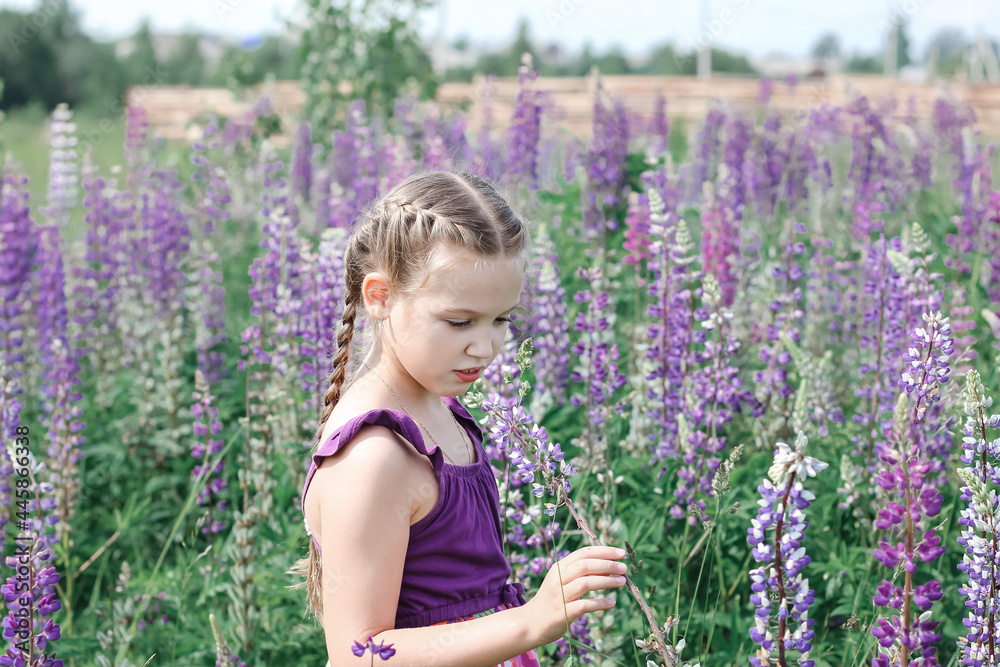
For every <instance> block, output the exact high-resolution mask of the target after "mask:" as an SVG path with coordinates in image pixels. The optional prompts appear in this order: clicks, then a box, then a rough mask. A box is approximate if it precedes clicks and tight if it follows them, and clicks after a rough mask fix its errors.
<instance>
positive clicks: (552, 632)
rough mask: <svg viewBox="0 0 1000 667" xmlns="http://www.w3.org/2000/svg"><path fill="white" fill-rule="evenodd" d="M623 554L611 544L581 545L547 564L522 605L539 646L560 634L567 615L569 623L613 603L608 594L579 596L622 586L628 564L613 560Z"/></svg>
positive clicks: (565, 628)
mask: <svg viewBox="0 0 1000 667" xmlns="http://www.w3.org/2000/svg"><path fill="white" fill-rule="evenodd" d="M626 555H627V554H626V552H625V550H624V549H616V548H614V547H584V548H582V549H577V550H576V551H574V552H573V553H571V554H570V555H568V556H566V557H565V558H563V559H562V560H561V561H559V562H558V563H555V564H553V565H552V567H551V568H549V573H548V574H546V575H545V579H544V580H543V581H542V585H541V586H539V588H538V593H536V594H535V597H533V598H531V600H529V601H528V603H527V604H525V605H524V608H525V612H528V613H526V616H527V617H528V619H529V622H530V623H531V632H532V635H533V636H534V637H536V639H537V641H538V645H539V646H541V645H543V644H548V643H550V642H554V641H555V640H557V639H559V638H560V637H561V636H563V634H565V632H566V631H567V630H568V627H567V623H566V619H567V618H568V619H569V622H570V623H572V622H573V621H575V620H576V619H577V618H579V617H580V616H582V615H584V614H586V613H588V612H591V611H598V610H600V609H610V608H611V607H612V606H613V605H614V600H612V599H609V598H586V599H581V598H583V596H584V595H585V594H586V593H589V592H591V591H597V590H601V589H606V588H620V587H622V586H624V585H625V573H626V572H627V571H628V567H627V566H626V565H625V563H619V562H617V561H618V560H620V559H622V558H624V557H625V556H626ZM563 596H565V606H564V603H563V599H564V598H563Z"/></svg>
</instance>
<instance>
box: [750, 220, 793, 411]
mask: <svg viewBox="0 0 1000 667" xmlns="http://www.w3.org/2000/svg"><path fill="white" fill-rule="evenodd" d="M792 231H793V233H795V234H796V235H799V234H805V233H806V228H805V226H804V225H802V224H801V223H796V224H795V225H794V226H793V228H792ZM804 253H805V244H804V243H803V242H802V241H793V240H790V241H789V242H788V243H786V244H785V250H784V254H783V257H782V261H781V263H779V264H777V265H776V266H774V268H773V269H772V270H771V277H773V278H775V279H776V280H777V281H778V294H777V295H776V296H775V298H774V299H773V300H772V301H771V303H770V304H769V306H768V307H769V309H770V310H771V312H772V313H774V318H773V320H772V321H771V322H770V323H769V324H768V325H767V328H766V331H767V344H765V345H763V346H761V349H760V353H759V354H758V355H757V356H758V358H759V359H760V360H761V361H763V362H764V364H765V367H764V369H763V370H758V371H756V372H755V373H754V381H755V382H757V383H758V385H757V399H758V400H759V401H760V402H761V404H762V405H763V408H764V410H768V409H771V410H776V411H778V412H780V413H782V414H788V412H789V411H788V410H787V409H785V408H786V407H787V404H788V400H789V397H791V395H792V394H793V393H794V390H793V389H792V386H791V384H790V383H789V382H788V365H789V362H791V360H792V358H791V354H790V353H789V352H788V351H787V350H783V349H782V345H781V335H782V334H784V335H786V336H788V337H789V338H790V339H791V340H792V342H793V343H796V344H798V343H799V342H800V341H801V333H802V332H801V326H802V319H803V317H804V314H805V313H804V311H803V309H802V307H801V306H800V305H799V304H800V302H801V301H802V300H803V294H802V286H803V280H802V279H803V278H804V277H805V275H806V273H805V271H804V270H803V269H802V267H801V266H799V262H798V259H797V257H798V256H799V255H802V254H804ZM779 400H780V401H781V402H782V406H783V407H782V408H780V409H779V408H777V407H776V405H775V403H776V402H777V401H779Z"/></svg>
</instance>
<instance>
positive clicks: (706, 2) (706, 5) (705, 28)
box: [698, 0, 712, 79]
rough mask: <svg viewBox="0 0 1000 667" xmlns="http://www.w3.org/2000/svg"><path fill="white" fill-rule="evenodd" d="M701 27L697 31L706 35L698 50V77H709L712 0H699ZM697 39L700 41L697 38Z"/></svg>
mask: <svg viewBox="0 0 1000 667" xmlns="http://www.w3.org/2000/svg"><path fill="white" fill-rule="evenodd" d="M700 23H701V27H702V30H700V31H699V32H698V35H699V37H700V36H701V35H707V36H708V38H707V39H706V40H704V42H703V43H702V45H701V48H700V49H699V50H698V78H699V79H710V78H711V77H712V0H701V21H700ZM699 41H701V40H700V39H699Z"/></svg>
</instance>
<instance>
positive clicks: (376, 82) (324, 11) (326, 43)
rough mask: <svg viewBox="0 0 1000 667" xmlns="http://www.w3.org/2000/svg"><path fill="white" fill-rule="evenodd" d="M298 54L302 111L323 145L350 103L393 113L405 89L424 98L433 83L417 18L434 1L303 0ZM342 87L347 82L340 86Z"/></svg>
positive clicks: (434, 85)
mask: <svg viewBox="0 0 1000 667" xmlns="http://www.w3.org/2000/svg"><path fill="white" fill-rule="evenodd" d="M305 4H306V15H305V24H304V26H303V33H302V42H301V45H300V48H299V53H300V54H301V58H302V62H303V65H302V73H301V76H302V87H303V89H304V92H305V95H306V102H305V112H306V115H307V117H308V119H309V121H310V122H311V123H312V127H313V129H314V132H315V135H314V136H316V137H318V138H319V139H320V140H321V141H327V139H328V137H329V134H330V130H331V129H332V127H333V126H334V125H335V124H336V123H338V122H340V121H341V120H342V119H343V117H344V116H345V113H346V105H347V102H348V100H351V99H362V100H365V102H366V104H367V108H368V110H369V111H370V112H382V113H384V114H386V115H391V114H392V111H393V107H394V104H393V102H394V100H395V99H396V97H397V95H398V94H399V92H400V90H401V89H402V88H404V87H405V86H408V85H413V86H415V87H417V88H418V89H419V91H420V94H421V95H423V96H424V97H430V96H431V95H433V92H434V89H435V87H436V85H437V80H436V78H435V76H434V72H433V69H432V68H431V61H430V57H429V56H428V54H427V52H426V50H425V49H424V47H423V45H422V44H421V43H420V39H419V36H418V35H417V32H416V20H415V19H416V16H415V14H416V13H417V12H419V11H420V10H422V9H425V8H427V7H430V6H431V5H432V4H433V0H354V1H352V0H306V3H305ZM342 84H346V86H344V87H343V88H342V87H341V86H342Z"/></svg>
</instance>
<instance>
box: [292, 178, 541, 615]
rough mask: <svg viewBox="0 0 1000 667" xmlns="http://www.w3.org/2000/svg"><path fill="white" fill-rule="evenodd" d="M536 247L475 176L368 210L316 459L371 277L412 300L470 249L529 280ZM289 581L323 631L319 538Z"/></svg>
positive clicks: (405, 190) (404, 188)
mask: <svg viewBox="0 0 1000 667" xmlns="http://www.w3.org/2000/svg"><path fill="white" fill-rule="evenodd" d="M529 243H530V236H529V231H528V227H527V225H526V223H525V222H524V220H523V219H522V218H521V217H520V216H519V215H518V214H517V213H515V212H514V211H513V210H512V209H511V207H510V205H508V203H507V201H506V200H505V199H504V198H503V196H501V195H500V193H498V192H497V191H496V189H494V188H493V186H491V185H490V184H489V183H487V182H486V181H484V180H483V179H481V178H479V177H478V176H475V175H474V174H469V173H457V174H456V173H451V172H444V171H431V172H426V173H421V174H416V175H414V176H411V177H410V178H408V179H406V180H405V181H403V182H402V183H400V184H399V185H397V186H396V187H394V188H393V189H392V190H390V191H389V192H388V193H387V194H386V195H385V197H383V198H382V199H381V200H378V201H377V202H375V203H374V204H372V205H371V206H370V207H368V208H367V209H366V210H365V211H364V213H363V214H362V215H361V216H360V218H359V219H358V222H357V227H356V229H355V230H354V232H353V234H352V236H351V238H350V239H349V241H348V245H347V251H346V254H345V258H344V261H345V265H346V276H345V280H346V283H347V285H346V287H347V290H346V296H345V300H344V317H343V324H342V326H341V327H340V329H339V331H338V333H337V351H336V353H335V354H334V358H333V371H332V372H331V374H330V386H329V388H328V389H327V391H326V394H325V397H324V408H323V414H322V417H321V418H320V420H319V427H318V428H317V430H316V434H315V437H314V444H313V452H315V451H316V449H318V447H319V445H320V444H321V443H320V438H321V437H322V435H323V430H324V427H325V425H326V422H327V420H328V419H329V418H330V414H331V413H332V412H333V408H334V406H336V405H337V403H338V402H339V401H340V396H341V393H340V392H341V388H342V387H343V386H344V379H345V378H346V376H347V365H348V358H349V353H350V347H351V340H352V339H353V336H354V322H355V319H356V317H357V316H358V309H359V306H362V308H361V310H362V313H363V312H364V308H363V304H364V300H363V298H362V295H361V286H362V282H363V281H364V278H365V276H366V275H368V274H369V273H371V272H380V273H383V274H385V275H386V276H387V277H388V278H389V283H390V287H391V289H392V290H393V292H394V293H395V294H396V295H398V297H399V298H400V299H401V300H406V299H410V298H412V297H414V296H415V295H416V294H417V293H418V292H420V291H421V290H422V289H425V288H426V285H427V284H428V283H429V282H430V281H431V280H432V278H433V277H434V276H436V275H439V274H440V273H441V272H442V271H447V270H448V268H449V267H450V265H451V261H452V259H453V258H454V255H453V254H451V253H448V252H447V250H456V249H457V250H463V249H464V250H467V251H470V252H472V253H473V254H475V255H477V256H479V257H481V258H483V259H484V260H490V259H493V258H498V259H500V260H503V261H506V262H509V263H510V264H511V265H512V266H515V267H517V268H518V269H519V270H520V271H521V272H522V273H526V272H527V268H528V256H529ZM477 266H478V263H477ZM418 282H419V284H418ZM370 328H371V327H365V329H370ZM288 574H294V575H298V576H303V577H305V581H301V582H298V583H296V584H294V585H292V586H289V588H291V589H293V590H296V589H299V588H302V587H306V590H307V597H308V605H309V611H310V612H311V613H312V614H313V615H314V616H315V617H316V618H317V619H318V620H319V622H320V624H321V625H322V623H323V590H322V578H323V570H322V560H321V558H320V553H319V551H318V550H317V549H316V545H315V543H314V542H313V540H312V539H310V540H309V555H308V556H307V557H305V558H302V559H299V560H298V561H296V563H295V565H294V566H293V567H292V568H291V569H289V570H288Z"/></svg>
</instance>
